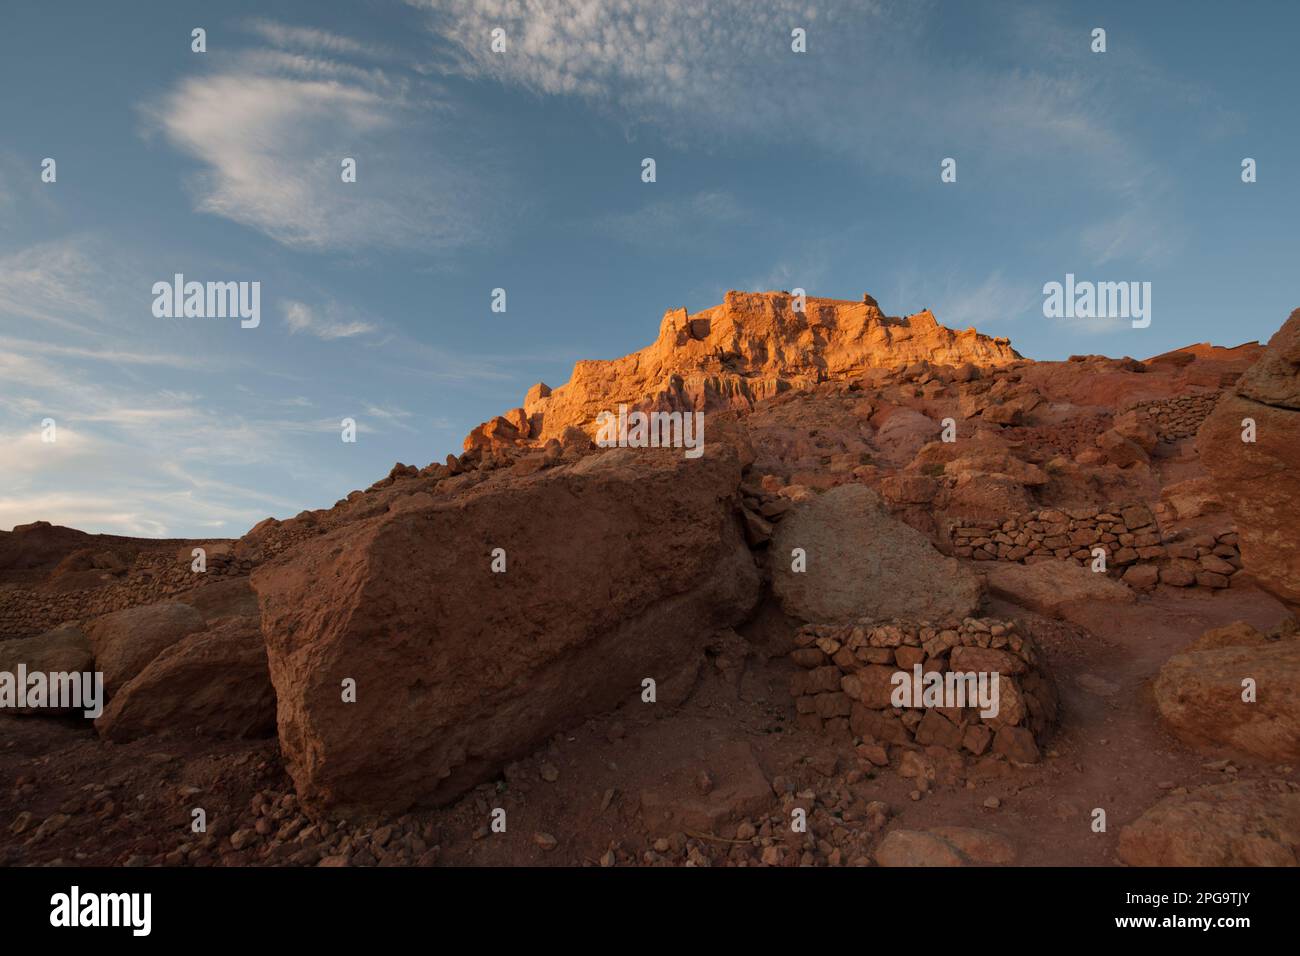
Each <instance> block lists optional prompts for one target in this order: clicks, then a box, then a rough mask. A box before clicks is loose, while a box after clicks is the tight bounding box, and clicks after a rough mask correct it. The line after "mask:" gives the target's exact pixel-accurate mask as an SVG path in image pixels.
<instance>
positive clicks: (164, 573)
mask: <svg viewBox="0 0 1300 956" xmlns="http://www.w3.org/2000/svg"><path fill="white" fill-rule="evenodd" d="M251 568H252V562H250V561H241V560H232V559H228V558H225V557H224V556H220V555H211V556H209V558H208V569H207V571H206V572H204V573H203V574H197V573H195V572H194V571H191V570H190V565H189V562H188V561H186V562H181V561H180V560H179V559H174V560H168V558H167V556H166V555H160V554H157V553H151V554H148V555H144V554H142V555H140V557H139V558H138V559H137V560H136V563H135V565H134V566H133V567H132V568H131V570H130V572H129V574H128V575H127V576H126V577H125V578H124V579H123V580H121V581H119V582H116V583H113V584H107V585H105V586H103V587H98V588H86V589H83V590H77V591H45V590H37V589H32V588H24V587H17V586H9V587H4V588H0V640H7V639H9V638H18V637H31V636H32V635H34V634H41V633H43V632H45V631H48V630H50V629H52V628H55V627H58V626H59V625H60V624H65V623H69V622H74V621H85V620H88V619H89V618H93V617H98V616H99V615H101V614H108V613H109V612H111V611H121V610H123V609H124V608H128V607H137V606H139V605H141V604H152V603H154V602H155V601H162V600H165V599H167V598H172V597H175V596H176V595H178V594H183V593H185V592H187V591H191V590H193V589H194V588H196V587H201V586H203V585H204V584H207V583H210V582H212V581H216V580H221V579H224V578H229V577H238V576H240V575H247V574H248V572H249V570H251Z"/></svg>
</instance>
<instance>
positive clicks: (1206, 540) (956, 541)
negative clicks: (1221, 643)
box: [951, 504, 1241, 589]
mask: <svg viewBox="0 0 1300 956" xmlns="http://www.w3.org/2000/svg"><path fill="white" fill-rule="evenodd" d="M951 543H952V548H953V553H954V554H955V555H957V556H958V557H961V558H970V559H972V560H975V561H1015V562H1019V563H1021V564H1029V563H1032V562H1035V561H1053V560H1065V561H1073V562H1075V563H1076V564H1084V565H1091V563H1092V561H1093V559H1094V555H1093V549H1094V548H1097V547H1101V548H1104V549H1105V551H1106V569H1107V573H1108V574H1110V575H1112V576H1117V577H1121V578H1122V579H1123V580H1124V582H1125V583H1126V584H1129V585H1131V586H1132V587H1135V588H1140V589H1145V588H1151V587H1154V586H1155V585H1156V584H1169V585H1172V586H1175V587H1203V588H1211V589H1219V588H1226V587H1228V586H1229V585H1230V584H1231V580H1232V577H1233V576H1234V575H1235V574H1237V572H1238V571H1240V570H1241V553H1240V552H1239V551H1238V548H1237V534H1236V532H1234V531H1225V532H1222V533H1218V534H1211V533H1204V534H1196V535H1191V536H1189V537H1188V538H1187V539H1186V540H1184V539H1182V537H1181V536H1180V535H1167V534H1165V533H1164V532H1163V531H1162V530H1161V528H1160V526H1159V523H1158V522H1157V520H1156V516H1155V515H1154V514H1153V513H1152V511H1151V509H1150V508H1148V507H1147V506H1146V505H1144V504H1131V505H1122V506H1117V507H1113V508H1111V509H1109V510H1100V511H1099V510H1095V509H1091V508H1084V509H1063V508H1048V509H1044V510H1041V511H1030V512H1027V513H1025V514H1021V515H1014V516H1012V517H1010V518H1007V519H1006V520H1005V521H1002V522H989V521H982V522H962V523H960V524H959V525H958V526H957V527H955V528H953V529H952V534H951Z"/></svg>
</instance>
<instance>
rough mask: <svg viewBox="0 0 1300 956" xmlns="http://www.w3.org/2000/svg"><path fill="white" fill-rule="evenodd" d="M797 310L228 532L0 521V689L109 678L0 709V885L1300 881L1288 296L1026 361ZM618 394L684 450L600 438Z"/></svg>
mask: <svg viewBox="0 0 1300 956" xmlns="http://www.w3.org/2000/svg"><path fill="white" fill-rule="evenodd" d="M795 306H796V302H795V300H794V299H793V298H792V297H791V296H790V295H789V294H788V293H774V292H769V293H761V294H750V293H740V292H731V293H728V294H727V297H726V299H725V301H724V302H723V303H722V304H721V305H719V306H715V307H713V308H711V309H706V310H704V311H702V312H698V313H695V314H688V313H687V312H686V310H684V309H680V310H676V311H670V312H668V313H667V314H666V315H665V317H664V320H663V323H662V325H661V327H660V330H659V336H658V338H657V339H656V341H655V342H654V343H653V344H652V345H650V346H648V347H647V348H645V349H643V350H642V351H640V352H636V353H633V354H632V355H628V356H625V357H624V358H621V359H617V360H613V361H607V362H579V363H578V364H577V365H576V366H575V368H574V373H573V377H572V379H571V380H570V381H569V382H568V383H566V384H565V385H562V386H559V387H557V388H555V389H553V390H552V389H548V388H547V387H546V386H544V385H538V386H535V387H534V388H533V389H531V390H530V392H529V395H528V397H527V399H526V400H525V402H524V404H523V405H522V406H519V407H516V408H514V409H513V410H511V411H509V412H507V413H506V414H504V415H502V416H500V417H497V418H494V419H492V420H491V421H489V422H486V423H484V424H483V425H481V426H479V427H478V428H476V429H474V430H473V431H472V432H471V434H470V435H469V436H468V437H467V438H466V441H465V449H464V452H463V453H462V454H461V455H456V456H448V458H447V460H446V461H445V462H435V463H431V464H428V465H425V466H423V467H420V466H417V465H408V464H402V463H398V464H396V465H395V466H394V467H393V468H392V470H391V471H390V472H389V474H388V475H387V476H386V477H384V478H382V479H381V480H379V481H377V482H376V483H375V484H374V485H372V486H371V487H369V488H366V489H359V490H356V491H353V492H351V493H350V494H348V495H347V496H346V497H344V498H342V499H340V500H339V501H338V502H337V503H335V504H334V505H333V506H332V507H330V508H323V509H318V510H313V511H304V512H302V513H300V514H299V515H297V516H295V517H294V518H290V519H287V520H283V521H282V520H277V519H274V518H268V519H266V520H265V521H263V522H261V523H259V524H258V525H257V526H255V527H254V528H252V529H251V530H250V531H249V532H248V533H247V534H245V535H243V536H242V537H241V538H239V539H238V540H234V541H169V542H148V541H137V540H132V539H108V538H99V537H97V538H94V539H92V538H91V537H90V536H86V535H83V534H81V533H80V532H75V531H71V530H70V529H60V528H52V527H51V526H49V525H47V524H44V523H41V522H37V523H35V524H31V525H25V526H21V527H19V528H15V529H14V531H13V532H10V533H0V671H6V670H9V671H12V670H15V669H16V668H17V667H18V665H19V664H22V665H23V666H25V667H26V668H28V669H29V670H42V669H43V670H47V671H54V670H60V669H62V670H82V669H92V668H93V669H95V670H98V671H100V672H102V673H103V674H104V678H105V689H106V692H107V694H108V701H107V706H106V707H105V709H104V712H103V713H102V714H101V715H99V716H98V717H97V718H95V719H94V721H93V724H90V723H89V722H88V721H87V720H86V719H85V718H82V717H79V716H76V715H75V714H73V715H71V716H70V715H68V714H52V713H51V712H50V711H48V710H41V709H40V708H30V707H29V708H26V709H25V710H24V711H23V712H22V714H21V715H13V714H8V713H7V714H4V715H0V721H4V722H5V723H6V731H7V732H8V733H7V736H8V739H9V743H8V744H7V746H6V747H5V748H4V749H0V776H3V777H4V778H5V779H11V780H13V781H15V783H14V786H13V787H12V789H8V790H6V791H4V792H0V823H4V825H5V826H4V828H3V829H0V854H2V856H0V860H2V861H4V862H13V863H21V862H56V861H59V860H66V859H72V858H75V859H78V860H81V861H83V862H84V861H91V862H102V863H132V864H142V863H169V864H173V865H176V864H193V865H211V864H232V865H237V864H249V863H258V864H287V865H330V866H335V865H370V864H374V863H396V864H402V863H418V864H421V865H430V864H436V863H442V862H450V863H487V864H505V863H518V862H547V861H550V862H561V863H569V864H575V865H577V864H597V863H598V864H600V865H604V866H611V865H624V864H645V865H670V864H688V865H695V866H700V865H711V864H714V865H718V864H731V865H797V864H812V865H829V866H839V865H849V864H860V865H870V864H876V865H968V864H1010V863H1025V864H1068V865H1080V864H1090V865H1100V864H1107V863H1116V862H1124V863H1128V864H1132V865H1169V864H1200V865H1209V864H1214V865H1247V864H1253V865H1260V864H1286V865H1294V864H1296V863H1297V862H1300V856H1298V855H1297V854H1298V852H1300V779H1297V774H1296V770H1295V767H1296V762H1297V760H1298V759H1300V704H1297V702H1298V701H1300V641H1298V640H1297V636H1296V625H1295V619H1294V610H1295V608H1296V607H1297V606H1298V605H1297V598H1298V596H1300V585H1297V580H1298V578H1297V572H1296V568H1297V555H1298V554H1300V548H1298V547H1297V545H1296V541H1297V530H1298V529H1297V528H1296V518H1295V509H1294V507H1292V503H1293V502H1294V500H1295V497H1296V493H1297V491H1298V490H1300V489H1296V488H1295V487H1294V484H1295V476H1296V475H1297V474H1300V441H1298V440H1297V439H1298V438H1300V433H1298V432H1297V428H1300V425H1298V424H1297V422H1298V421H1300V419H1297V416H1300V401H1297V400H1296V395H1297V394H1300V352H1298V351H1297V347H1296V343H1297V341H1300V340H1298V339H1297V333H1298V332H1300V312H1298V313H1296V314H1293V315H1292V317H1291V319H1290V320H1289V321H1288V322H1287V323H1286V325H1284V326H1283V328H1282V329H1281V330H1280V331H1279V332H1278V334H1277V335H1276V336H1274V337H1273V339H1272V340H1271V341H1270V343H1269V345H1268V346H1267V347H1262V346H1260V345H1259V344H1257V343H1247V344H1245V345H1240V346H1237V347H1234V348H1223V347H1219V346H1214V345H1211V344H1208V343H1202V344H1198V345H1194V346H1189V347H1187V348H1185V349H1180V350H1175V351H1173V352H1169V353H1166V354H1163V355H1158V356H1154V357H1152V358H1149V359H1146V360H1137V359H1133V358H1129V357H1123V358H1108V357H1105V356H1097V355H1078V356H1072V357H1071V358H1070V359H1069V360H1068V361H1064V362H1035V361H1032V360H1028V359H1025V358H1023V357H1021V356H1020V355H1018V354H1017V353H1016V352H1015V351H1014V350H1013V349H1012V348H1011V346H1010V343H1009V342H1007V340H1005V339H997V338H989V337H987V336H984V335H980V334H979V333H977V332H975V331H974V330H967V331H965V332H954V331H952V330H950V329H947V328H945V327H943V326H941V325H939V324H938V323H937V321H936V320H935V318H934V316H932V315H931V314H930V313H929V312H919V313H916V314H913V315H910V316H907V317H905V318H890V317H887V316H885V315H884V314H883V313H882V312H881V310H880V309H879V307H878V306H877V304H876V302H875V301H874V300H873V299H871V298H870V297H869V296H865V297H864V298H863V301H861V302H846V301H840V300H831V299H818V298H809V299H807V301H806V303H805V307H804V309H802V310H799V309H797V308H796V307H795ZM620 405H625V406H627V407H628V408H630V409H633V410H641V411H660V412H681V413H685V412H702V413H703V414H704V415H705V421H706V430H705V434H704V443H703V447H702V453H701V454H700V455H699V456H698V457H696V458H692V457H688V456H685V455H683V453H682V451H681V449H679V448H673V447H661V448H654V447H650V448H646V447H601V446H599V445H597V444H596V443H594V442H593V437H595V436H596V435H597V434H598V428H597V424H596V423H597V421H598V419H599V417H600V415H601V413H602V412H612V411H616V410H617V408H618V406H620ZM1248 422H1249V423H1253V427H1248V425H1247V423H1248ZM196 548H201V549H202V552H203V561H202V562H196V561H195V549H196ZM200 565H201V566H200ZM899 673H902V674H904V675H909V676H910V677H911V678H913V679H914V682H915V687H916V688H917V693H916V695H915V696H914V697H909V698H907V699H906V700H904V701H902V702H901V703H900V702H899V701H898V700H896V699H895V698H894V696H893V687H894V678H895V676H896V675H897V674H899ZM976 674H983V675H985V676H986V677H990V678H991V677H992V676H993V675H996V676H997V678H998V685H997V686H998V687H999V691H998V693H999V695H1000V697H999V706H997V707H987V706H985V705H984V704H982V703H981V702H980V701H977V700H975V699H959V700H957V701H956V702H954V701H953V700H950V699H940V698H935V699H929V698H927V697H926V696H925V695H924V694H922V693H921V690H920V689H921V687H922V685H923V683H926V682H931V683H937V684H946V686H956V684H957V682H960V681H961V680H963V679H964V678H963V675H976ZM1243 676H1248V677H1250V678H1251V680H1252V681H1253V682H1254V684H1255V690H1256V697H1255V698H1254V699H1252V700H1249V701H1248V700H1246V699H1245V698H1244V697H1243V694H1242V686H1243V685H1242V679H1243ZM908 686H909V687H910V686H913V685H912V684H911V683H909V685H908ZM972 686H973V685H972ZM92 727H93V729H92ZM200 804H201V805H202V806H203V807H204V808H205V810H206V812H207V814H208V817H209V819H210V820H212V826H211V827H210V828H209V829H208V830H207V831H206V832H205V833H202V834H195V833H193V832H192V831H191V830H190V828H189V820H190V815H191V811H192V809H193V807H194V806H196V805H200ZM1099 806H1100V807H1103V808H1104V809H1106V811H1107V813H1108V815H1109V818H1110V825H1109V827H1108V832H1107V833H1106V834H1100V835H1099V834H1097V833H1096V832H1094V830H1093V829H1092V827H1091V822H1092V817H1091V814H1092V812H1093V810H1094V809H1095V808H1097V807H1099ZM795 809H801V810H802V811H803V812H804V814H805V816H806V819H807V821H808V826H807V829H806V830H802V831H801V830H794V829H792V828H791V827H790V825H789V821H790V818H791V814H792V813H793V811H794V810H795ZM501 814H504V816H499V815H501ZM507 818H508V820H509V824H508V826H507V827H506V828H505V829H504V830H502V829H498V828H497V824H498V823H499V822H500V821H501V820H503V819H507Z"/></svg>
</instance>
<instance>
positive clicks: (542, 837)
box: [533, 833, 560, 853]
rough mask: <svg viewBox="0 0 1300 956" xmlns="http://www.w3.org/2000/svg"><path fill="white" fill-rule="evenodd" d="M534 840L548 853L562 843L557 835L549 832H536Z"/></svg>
mask: <svg viewBox="0 0 1300 956" xmlns="http://www.w3.org/2000/svg"><path fill="white" fill-rule="evenodd" d="M533 842H534V843H536V844H537V845H538V846H539V847H541V848H542V849H543V850H544V851H545V852H547V853H550V852H551V851H552V850H554V849H555V848H556V847H557V846H559V845H560V841H559V840H557V839H555V837H553V836H551V835H550V834H549V833H534V834H533Z"/></svg>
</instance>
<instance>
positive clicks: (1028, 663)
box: [790, 617, 1057, 763]
mask: <svg viewBox="0 0 1300 956" xmlns="http://www.w3.org/2000/svg"><path fill="white" fill-rule="evenodd" d="M795 645H796V646H795V649H794V650H793V651H791V652H790V659H791V660H792V661H793V662H794V663H795V664H796V665H797V666H798V667H799V670H798V671H797V672H796V673H795V674H794V676H793V677H792V678H791V681H790V693H791V694H792V695H793V697H794V698H795V707H796V710H797V712H798V719H799V722H800V724H802V725H804V726H807V727H809V728H811V729H814V730H824V731H826V732H829V733H838V734H847V735H851V736H853V737H858V738H862V739H863V740H864V741H866V742H868V743H869V744H870V743H874V744H903V745H910V744H919V745H921V746H926V747H928V746H940V747H945V748H948V749H951V750H955V751H964V752H966V753H969V754H972V755H974V756H982V755H983V754H985V753H988V752H990V751H992V752H994V753H1001V754H1004V755H1006V756H1007V757H1008V758H1009V759H1012V760H1015V761H1018V762H1021V763H1032V762H1034V761H1036V760H1037V759H1038V756H1039V749H1038V745H1039V743H1040V742H1042V741H1043V740H1044V739H1045V736H1046V734H1047V733H1048V731H1049V729H1050V728H1051V726H1052V725H1053V724H1054V723H1055V721H1056V713H1057V697H1056V689H1055V687H1054V685H1053V683H1052V681H1051V679H1050V678H1049V677H1048V676H1047V674H1046V673H1045V671H1044V670H1043V665H1042V661H1041V658H1040V655H1039V653H1038V651H1037V649H1036V648H1035V646H1034V644H1033V641H1032V640H1031V639H1030V638H1029V637H1028V636H1027V635H1024V634H1021V633H1019V632H1018V631H1017V630H1016V626H1015V623H1014V622H1012V621H1002V620H996V619H993V618H969V617H968V618H965V619H964V620H961V621H956V620H950V621H944V622H940V623H930V622H912V621H901V620H892V621H878V622H869V621H863V622H859V623H857V624H808V625H805V626H804V627H802V628H800V629H799V631H798V633H797V634H796V635H795ZM918 664H919V665H920V666H921V670H922V673H923V674H937V675H940V677H942V678H943V679H944V680H945V681H947V679H948V677H947V675H955V674H958V673H964V674H969V673H985V674H994V673H996V674H997V675H998V684H997V686H998V691H997V700H998V707H997V714H996V716H983V715H982V712H981V709H980V708H979V707H978V706H965V707H958V706H924V703H925V701H924V699H922V700H920V701H918V700H916V699H915V698H913V700H912V703H913V706H910V707H895V706H894V705H893V703H892V700H891V697H892V694H893V691H894V680H895V674H897V673H898V672H900V671H902V672H903V673H904V674H905V675H906V676H907V678H908V680H909V681H910V680H911V679H912V678H914V676H915V667H916V665H918ZM954 680H955V678H954Z"/></svg>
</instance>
